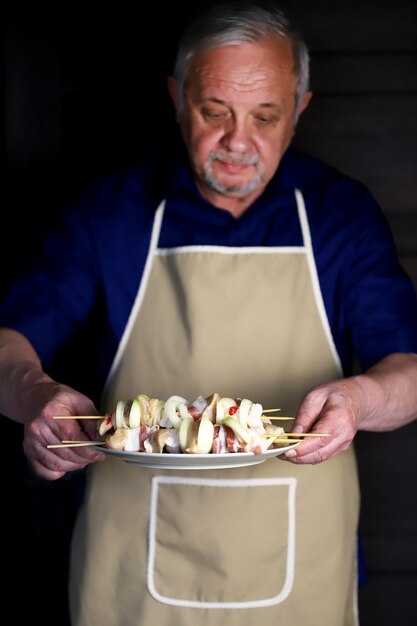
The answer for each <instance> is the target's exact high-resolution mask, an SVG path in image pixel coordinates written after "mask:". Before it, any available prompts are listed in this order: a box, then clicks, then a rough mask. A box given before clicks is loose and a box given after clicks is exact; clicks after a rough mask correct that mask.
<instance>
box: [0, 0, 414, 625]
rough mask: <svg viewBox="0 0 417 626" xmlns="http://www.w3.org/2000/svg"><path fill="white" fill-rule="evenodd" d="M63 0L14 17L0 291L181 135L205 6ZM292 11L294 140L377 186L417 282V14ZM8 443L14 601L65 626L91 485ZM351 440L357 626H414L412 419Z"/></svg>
mask: <svg viewBox="0 0 417 626" xmlns="http://www.w3.org/2000/svg"><path fill="white" fill-rule="evenodd" d="M33 4H35V3H33ZM58 4H59V6H57V7H56V8H53V9H51V8H50V7H48V10H46V9H45V8H43V6H42V3H40V4H39V3H38V4H36V6H35V7H34V6H32V5H28V6H26V5H25V4H23V3H19V2H16V3H14V4H13V7H10V8H8V9H7V11H6V15H5V16H6V19H5V22H4V30H3V35H4V66H3V67H4V75H3V77H4V83H3V84H4V90H3V91H4V125H3V140H4V141H3V142H2V145H3V151H4V154H3V156H4V162H5V172H6V179H5V184H4V185H3V188H2V191H3V211H2V217H1V226H0V228H1V232H2V235H3V237H2V246H1V248H0V263H1V268H2V269H1V273H0V295H1V293H2V292H3V291H4V290H5V289H6V288H7V286H8V284H9V283H10V282H11V280H12V279H13V277H14V276H15V275H16V274H17V273H18V272H19V271H20V270H22V269H23V268H24V267H25V266H26V265H27V264H28V263H29V259H30V256H31V253H32V252H33V250H34V249H35V248H36V245H37V243H38V241H39V239H40V238H41V236H42V233H43V232H44V231H45V230H49V229H50V228H52V227H53V225H54V224H55V223H56V222H57V220H58V216H59V211H60V210H61V208H62V207H63V206H64V205H65V204H67V203H68V202H71V201H72V200H74V199H75V198H76V197H77V196H78V194H79V193H80V192H81V191H82V190H83V189H84V188H85V186H86V185H87V184H88V183H90V182H92V181H93V180H94V179H96V178H100V177H102V176H104V175H106V174H108V173H113V172H114V171H116V170H118V169H122V168H124V167H127V166H128V165H130V164H132V163H134V162H135V160H136V159H137V158H138V157H142V156H143V155H144V154H146V153H147V152H153V151H155V150H165V149H166V148H167V147H172V146H173V145H175V142H176V141H177V130H176V126H175V123H174V116H173V113H172V110H171V107H170V103H169V100H168V96H167V93H166V89H165V80H166V75H167V74H169V73H170V71H171V68H172V61H173V54H174V49H175V43H176V40H177V36H178V34H179V33H180V32H181V30H182V28H183V26H184V24H185V22H186V20H187V19H188V17H189V16H190V15H191V13H192V12H193V11H194V12H195V11H196V9H192V10H190V9H189V8H186V3H185V2H184V1H182V2H176V3H175V7H173V6H171V5H170V6H169V7H168V8H164V9H162V8H161V7H160V6H156V5H155V6H154V7H153V8H152V7H146V8H144V7H139V5H136V4H135V7H134V8H135V9H136V11H135V10H134V8H133V6H130V7H129V8H126V7H123V6H122V4H120V3H114V4H113V3H110V4H109V5H108V7H107V8H106V9H104V8H103V6H102V7H101V8H100V9H96V10H95V11H93V10H90V11H88V3H85V4H84V5H83V6H82V7H78V8H77V7H76V5H75V4H66V3H58ZM209 4H213V3H212V2H199V5H198V6H199V7H201V6H203V5H204V6H207V5H209ZM281 4H282V6H284V7H286V8H287V9H288V11H289V13H290V15H292V16H293V17H294V19H295V22H296V23H297V24H298V26H299V28H300V30H301V32H302V33H303V34H304V36H305V38H306V40H307V43H308V45H309V48H310V51H311V57H312V89H313V91H314V94H315V95H314V98H313V100H312V103H311V105H310V107H309V109H308V110H307V111H306V112H305V113H304V115H303V116H302V118H301V121H300V123H299V127H298V132H297V135H296V139H295V144H296V145H297V146H298V147H300V148H301V149H303V150H305V151H307V152H309V153H310V154H313V155H315V156H318V157H320V158H322V159H324V160H325V161H327V162H329V163H331V164H333V165H336V166H337V167H339V168H340V169H341V170H343V171H344V172H346V173H347V174H350V175H352V176H354V177H356V178H358V179H359V180H361V181H362V182H364V183H365V184H367V186H368V187H369V188H370V189H371V191H372V193H373V194H374V196H375V197H376V199H377V200H378V202H379V203H380V205H381V207H382V209H383V211H384V213H385V214H386V216H387V218H388V220H389V222H390V225H391V227H392V230H393V234H394V237H395V240H396V243H397V247H398V250H399V254H400V258H401V261H402V263H403V265H404V267H405V269H406V270H407V271H408V272H409V274H410V275H411V277H412V279H413V281H414V284H415V285H416V286H417V4H416V2H415V0H398V1H397V2H393V1H391V2H384V1H378V0H373V1H368V2H366V1H365V2H362V1H356V0H353V1H349V2H347V1H344V0H343V1H340V2H331V1H325V0H318V1H315V2H313V1H311V2H309V1H307V0H300V1H297V2H289V1H287V2H283V3H281ZM137 12H138V15H136V13H137ZM145 35H146V36H148V35H149V36H150V37H151V43H150V44H149V43H146V42H145ZM6 244H8V246H9V248H11V249H6ZM110 244H111V242H110ZM76 350H77V351H76V352H75V353H74V352H73V353H71V354H70V355H69V358H68V364H69V365H70V366H71V367H70V368H69V371H68V376H69V377H71V376H72V377H73V378H74V376H75V378H74V381H76V375H75V374H74V371H75V370H76V371H77V372H78V375H79V377H80V379H81V378H82V374H83V372H85V371H87V368H88V355H86V354H85V353H83V350H82V337H81V338H80V341H79V343H78V344H77V346H76ZM74 365H76V367H74ZM0 433H1V436H2V440H3V442H4V443H3V452H2V456H1V476H2V480H3V494H2V495H3V533H4V534H3V550H2V554H3V557H4V558H3V559H2V564H3V571H4V576H5V577H6V580H7V583H6V587H5V588H3V593H4V596H5V597H6V598H7V595H8V594H11V593H12V590H19V592H20V594H21V595H20V597H21V602H18V603H17V604H16V603H15V604H14V606H13V612H14V621H16V622H17V621H19V620H21V619H26V618H28V617H30V618H31V619H32V620H34V619H38V620H39V621H40V622H41V623H42V624H44V625H47V624H54V625H57V624H59V625H60V626H66V624H67V616H66V607H67V600H66V585H67V566H68V546H69V538H70V534H71V529H72V524H73V521H74V516H75V512H76V509H77V506H78V501H79V495H80V490H81V488H82V478H83V476H82V474H77V475H72V476H68V477H65V478H64V479H62V480H60V481H58V482H56V483H48V482H43V481H40V480H39V479H37V478H36V477H34V476H33V475H32V473H31V472H30V470H29V469H28V468H27V465H26V462H25V458H24V455H23V453H22V447H21V440H22V428H21V426H19V425H16V424H14V423H11V422H9V421H8V420H6V419H4V418H1V417H0ZM356 441H357V451H358V459H359V470H360V480H361V487H362V513H361V528H360V531H361V538H362V542H363V550H364V555H365V560H366V564H367V582H366V584H365V585H364V586H363V587H361V588H360V590H359V601H360V618H361V626H392V625H396V624H399V623H401V624H402V625H403V626H412V625H414V624H416V623H417V495H416V483H417V454H416V444H417V424H416V423H414V424H412V425H410V426H407V427H405V428H402V429H399V430H397V431H395V432H393V433H378V434H377V433H359V434H358V436H357V440H356ZM329 505H330V504H329ZM306 610H308V609H307V608H306ZM92 626H96V625H92Z"/></svg>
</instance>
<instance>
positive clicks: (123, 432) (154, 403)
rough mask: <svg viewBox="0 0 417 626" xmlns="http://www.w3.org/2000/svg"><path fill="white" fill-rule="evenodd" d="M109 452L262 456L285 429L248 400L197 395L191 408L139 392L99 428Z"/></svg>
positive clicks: (175, 398)
mask: <svg viewBox="0 0 417 626" xmlns="http://www.w3.org/2000/svg"><path fill="white" fill-rule="evenodd" d="M97 431H98V435H99V437H100V439H101V440H103V441H105V443H106V445H107V447H109V448H113V449H115V450H126V451H129V452H166V453H180V452H183V453H186V454H209V453H214V454H225V453H229V452H252V453H254V454H262V453H264V452H265V451H266V450H268V449H270V448H273V447H278V446H279V445H282V443H280V442H279V440H278V441H277V436H279V435H280V434H282V433H284V429H283V428H281V427H280V426H276V425H274V424H272V423H271V420H270V419H268V418H267V417H266V416H265V415H263V407H262V405H261V404H259V403H255V402H252V401H251V400H248V399H247V398H242V399H241V398H227V397H221V396H220V395H219V394H218V393H213V394H212V395H211V396H208V397H206V398H205V397H203V396H202V395H199V396H197V397H196V398H195V400H194V401H193V402H192V403H191V404H190V403H189V402H188V401H187V400H186V398H183V397H182V396H178V395H173V396H170V397H169V398H168V399H167V400H166V401H162V400H159V399H157V398H150V397H149V396H147V395H146V394H143V393H140V394H139V395H137V396H136V397H135V398H134V399H133V400H132V399H130V400H120V401H119V402H117V405H116V409H115V411H114V412H112V413H107V414H106V415H105V416H104V418H102V419H101V420H99V422H98V423H97Z"/></svg>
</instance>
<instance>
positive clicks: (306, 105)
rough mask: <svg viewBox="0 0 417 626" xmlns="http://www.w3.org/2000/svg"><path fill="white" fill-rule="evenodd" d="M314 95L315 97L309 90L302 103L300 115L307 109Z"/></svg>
mask: <svg viewBox="0 0 417 626" xmlns="http://www.w3.org/2000/svg"><path fill="white" fill-rule="evenodd" d="M312 97H313V92H312V91H307V92H306V94H305V96H304V98H303V101H302V103H301V106H300V110H299V112H298V114H299V115H301V113H302V112H303V111H305V110H306V108H307V107H308V105H309V104H310V100H311V98H312Z"/></svg>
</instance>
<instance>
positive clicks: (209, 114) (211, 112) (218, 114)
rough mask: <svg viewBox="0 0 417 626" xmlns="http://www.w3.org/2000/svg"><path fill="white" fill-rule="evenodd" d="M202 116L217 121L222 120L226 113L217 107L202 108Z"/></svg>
mask: <svg viewBox="0 0 417 626" xmlns="http://www.w3.org/2000/svg"><path fill="white" fill-rule="evenodd" d="M202 114H203V117H204V118H205V119H207V120H210V121H213V122H218V121H221V120H223V119H224V118H225V117H226V113H225V112H224V111H220V110H218V109H206V108H204V109H202Z"/></svg>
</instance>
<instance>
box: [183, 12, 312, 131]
mask: <svg viewBox="0 0 417 626" xmlns="http://www.w3.org/2000/svg"><path fill="white" fill-rule="evenodd" d="M270 35H278V36H279V37H284V38H286V39H289V41H290V42H291V47H292V52H293V58H294V74H295V76H296V81H297V82H296V90H295V101H296V106H295V120H294V123H296V121H297V119H298V116H299V113H300V107H301V104H302V102H303V98H304V96H305V94H306V92H307V91H308V87H309V64H310V57H309V53H308V49H307V45H306V44H305V42H304V41H303V39H302V38H301V36H300V35H299V33H298V32H297V31H296V30H294V29H293V28H292V26H290V23H289V21H288V18H287V17H286V16H285V14H284V13H283V11H282V10H281V9H279V8H277V7H275V6H273V5H272V6H270V7H268V8H265V7H261V6H259V5H256V4H253V3H251V2H241V3H235V2H230V3H225V4H220V5H217V6H215V7H212V8H211V9H208V10H207V11H206V12H205V13H203V14H201V15H200V16H199V17H198V18H197V19H196V20H195V21H194V22H192V23H191V25H190V26H189V27H188V29H187V30H186V31H185V33H184V35H183V37H182V38H181V40H180V43H179V47H178V52H177V57H176V60H175V66H174V77H175V79H176V81H177V86H178V94H179V108H180V111H181V110H182V107H183V102H184V90H185V83H186V79H187V73H188V70H189V66H190V62H191V60H192V59H193V58H194V56H195V55H197V54H199V53H201V52H205V51H207V50H211V49H213V48H220V47H221V46H229V45H240V44H245V43H254V42H257V41H261V40H262V39H265V38H266V37H268V36H270Z"/></svg>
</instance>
